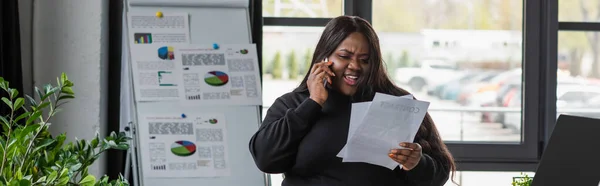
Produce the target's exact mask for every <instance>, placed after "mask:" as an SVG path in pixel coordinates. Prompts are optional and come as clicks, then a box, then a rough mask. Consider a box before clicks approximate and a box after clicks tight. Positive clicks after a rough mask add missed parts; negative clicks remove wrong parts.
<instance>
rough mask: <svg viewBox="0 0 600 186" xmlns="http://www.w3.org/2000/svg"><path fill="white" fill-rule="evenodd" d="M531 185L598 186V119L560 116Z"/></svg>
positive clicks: (599, 147) (599, 162)
mask: <svg viewBox="0 0 600 186" xmlns="http://www.w3.org/2000/svg"><path fill="white" fill-rule="evenodd" d="M531 185H532V186H600V119H592V118H586V117H579V116H570V115H560V116H559V117H558V119H557V121H556V126H555V127H554V130H553V131H552V135H551V136H550V139H549V140H548V145H546V149H545V150H544V154H543V155H542V159H541V161H540V163H539V164H538V167H537V171H536V173H535V175H534V177H533V182H532V184H531Z"/></svg>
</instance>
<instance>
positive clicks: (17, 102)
mask: <svg viewBox="0 0 600 186" xmlns="http://www.w3.org/2000/svg"><path fill="white" fill-rule="evenodd" d="M24 104H25V99H23V98H17V100H15V110H19V109H20V108H21V107H22V106H23V105H24Z"/></svg>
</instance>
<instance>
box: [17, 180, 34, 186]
mask: <svg viewBox="0 0 600 186" xmlns="http://www.w3.org/2000/svg"><path fill="white" fill-rule="evenodd" d="M19 186H31V180H29V179H22V180H21V181H19Z"/></svg>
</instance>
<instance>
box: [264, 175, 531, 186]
mask: <svg viewBox="0 0 600 186" xmlns="http://www.w3.org/2000/svg"><path fill="white" fill-rule="evenodd" d="M525 175H527V176H528V177H530V178H531V177H533V176H535V173H534V172H496V171H457V172H456V175H455V177H454V181H455V182H456V183H458V185H460V186H481V185H482V183H485V184H484V185H486V186H507V185H512V182H513V179H519V178H522V177H524V176H525ZM270 176H271V185H272V186H281V182H282V181H283V177H282V175H281V174H272V175H270ZM444 186H456V184H454V183H452V181H450V180H449V181H448V182H446V184H445V185H444Z"/></svg>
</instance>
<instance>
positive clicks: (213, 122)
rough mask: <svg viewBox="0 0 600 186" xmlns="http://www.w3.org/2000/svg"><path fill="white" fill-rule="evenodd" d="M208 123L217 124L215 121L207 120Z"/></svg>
mask: <svg viewBox="0 0 600 186" xmlns="http://www.w3.org/2000/svg"><path fill="white" fill-rule="evenodd" d="M208 122H209V123H210V124H217V119H209V120H208Z"/></svg>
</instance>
